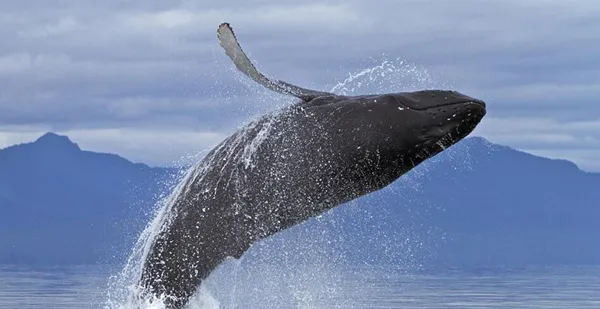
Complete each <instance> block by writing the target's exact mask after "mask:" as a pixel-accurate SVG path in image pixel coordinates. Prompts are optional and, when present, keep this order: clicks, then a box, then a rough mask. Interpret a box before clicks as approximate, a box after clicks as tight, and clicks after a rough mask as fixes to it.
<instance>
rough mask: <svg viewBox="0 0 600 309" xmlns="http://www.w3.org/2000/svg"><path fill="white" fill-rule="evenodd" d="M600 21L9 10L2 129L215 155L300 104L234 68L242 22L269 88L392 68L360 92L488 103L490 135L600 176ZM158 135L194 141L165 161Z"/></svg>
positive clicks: (66, 0) (313, 4)
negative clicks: (257, 124)
mask: <svg viewBox="0 0 600 309" xmlns="http://www.w3.org/2000/svg"><path fill="white" fill-rule="evenodd" d="M24 11H27V15H26V16H25V15H23V14H22V12H24ZM598 16H600V4H599V3H598V2H597V1H592V0H579V1H557V0H534V1H517V0H507V1H502V2H499V1H489V2H486V3H485V4H482V2H481V1H477V0H460V1H458V0H457V1H444V0H418V1H417V0H405V1H395V0H382V1H378V2H377V5H373V4H372V3H370V2H365V1H358V0H350V1H341V0H332V1H325V2H324V1H316V0H307V1H290V0H285V1H264V0H253V1H241V0H231V1H227V2H221V1H217V2H212V3H210V2H206V1H197V0H188V1H184V2H182V1H174V0H162V1H158V0H149V1H143V2H135V1H125V2H123V1H115V0H107V1H96V2H89V1H76V0H61V1H56V2H54V3H52V4H50V3H49V2H47V1H42V0H22V1H12V2H10V1H9V2H7V1H5V2H3V3H2V4H0V39H1V40H2V41H3V42H10V44H2V45H1V46H0V84H1V85H2V91H1V92H0V124H1V125H2V127H3V128H4V129H2V132H3V133H2V134H3V136H4V141H5V144H6V143H8V142H9V141H12V140H13V139H14V138H15V137H14V136H22V137H24V136H25V135H22V134H24V133H22V130H21V131H19V130H17V129H14V128H17V127H18V128H28V130H29V131H35V132H39V133H42V132H44V131H47V130H53V131H59V132H63V133H65V132H71V133H74V134H75V132H80V133H77V134H79V135H78V142H80V143H81V144H82V145H89V147H92V148H93V149H98V150H101V149H100V148H99V147H107V148H106V151H115V152H118V153H128V154H130V156H131V157H132V158H140V159H142V158H143V159H144V160H147V161H148V162H156V163H160V162H161V160H167V161H171V160H172V159H171V158H173V157H174V156H175V153H177V152H178V151H181V152H189V151H191V148H186V147H187V146H185V144H186V143H184V142H183V139H184V138H190V139H192V140H194V141H195V142H190V143H187V145H194V144H196V143H197V144H198V145H200V146H199V147H204V145H205V144H207V143H205V142H201V141H200V140H198V138H199V137H197V136H202V134H207V135H205V137H202V139H203V140H204V139H206V140H211V141H212V139H210V138H208V137H206V136H213V137H216V136H225V134H226V133H228V132H231V131H232V130H233V129H235V127H236V126H238V125H240V124H241V123H242V122H244V121H247V120H248V119H249V118H251V117H253V116H255V115H258V114H260V113H262V112H265V111H267V110H270V109H273V108H276V107H277V106H281V105H283V104H289V103H290V102H291V101H292V100H291V99H289V98H284V97H281V96H278V95H273V94H268V95H267V94H266V91H264V90H263V89H261V88H260V87H258V86H256V85H253V84H252V83H251V82H249V81H248V80H247V79H246V78H245V77H243V76H241V75H240V74H239V73H237V72H236V71H235V70H234V69H233V67H232V65H231V64H230V63H229V61H228V59H227V58H226V57H225V55H224V53H223V52H222V50H221V48H220V47H219V46H218V43H217V39H216V27H217V25H218V24H219V23H221V22H222V21H229V22H231V23H232V25H233V26H234V29H235V31H236V33H237V35H238V37H239V39H240V41H241V43H242V45H243V47H244V48H245V50H246V51H247V52H248V54H249V55H250V57H251V58H252V59H253V60H254V61H255V62H256V63H257V65H258V67H259V68H260V69H261V70H262V71H264V72H265V73H266V74H267V75H269V76H274V77H277V78H279V79H283V80H286V81H289V82H292V83H296V84H299V85H302V86H305V87H312V88H317V89H321V90H329V89H331V88H332V87H334V86H335V85H336V84H337V83H338V82H341V81H343V80H345V79H346V78H348V75H349V74H350V73H352V74H356V73H358V72H361V71H363V70H364V69H367V68H374V67H376V66H378V65H382V64H383V66H384V68H383V69H375V70H373V72H371V73H369V74H370V76H371V77H374V80H369V79H368V78H366V77H364V76H363V77H362V78H356V79H355V80H353V81H351V82H348V83H347V85H346V86H347V87H346V89H350V90H352V88H354V91H355V93H358V92H360V93H362V92H376V91H377V92H381V91H385V92H393V91H404V90H412V89H420V88H452V89H456V90H459V91H461V92H464V93H467V94H470V95H473V96H476V97H480V98H482V99H485V100H486V101H487V102H488V106H489V114H488V117H487V118H486V120H485V121H484V123H483V124H482V126H483V127H482V129H481V130H478V131H477V134H480V135H483V136H486V137H489V138H490V139H492V140H496V141H499V142H501V143H505V144H508V145H510V146H514V147H518V148H520V149H529V150H532V151H538V153H544V155H548V156H554V157H556V156H560V157H563V158H567V159H571V160H574V161H575V162H576V163H578V164H580V165H581V166H585V168H587V169H594V170H600V167H599V166H598V164H596V163H594V161H595V159H593V158H594V156H595V157H600V149H598V147H597V144H594V143H595V141H597V140H598V139H600V130H595V128H596V127H594V126H591V125H589V124H590V123H592V124H593V123H598V121H600V105H598V104H596V103H597V102H598V100H597V95H598V94H599V93H600V92H599V91H600V63H599V62H598V61H597V56H596V55H598V54H600V40H597V37H598V35H600V18H598ZM386 60H387V62H384V61H386ZM386 70H387V71H386ZM384 73H385V74H386V75H385V77H382V76H381V75H382V74H384ZM373 74H375V75H373ZM507 124H510V126H508V125H507ZM580 126H583V127H582V128H581V129H579V128H580ZM11 128H12V129H11ZM11 130H14V131H11ZM594 130H595V131H594ZM111 132H113V133H114V132H129V133H127V134H130V135H129V136H130V137H131V138H122V137H120V136H121V135H119V134H116V133H115V134H113V133H111ZM144 132H147V133H144ZM157 132H168V134H170V135H171V136H172V138H173V139H174V140H182V142H180V143H179V144H177V145H179V146H177V145H173V147H174V148H173V149H174V150H166V148H165V147H158V148H154V146H153V145H152V143H150V142H149V140H148V139H147V138H145V136H148V134H154V133H157ZM101 134H106V136H105V137H103V138H100V137H99V136H100V135H101ZM123 134H125V133H123ZM165 134H166V133H165ZM211 134H215V135H211ZM7 136H12V137H10V138H9V137H7ZM28 137H31V136H28ZM136 138H137V139H139V140H140V141H139V145H140V146H137V147H138V148H136V149H130V148H127V145H128V144H126V143H125V142H124V141H125V140H129V141H131V140H132V139H136ZM110 141H112V142H110ZM142 145H145V146H142ZM532 145H536V146H532ZM135 151H139V152H140V153H143V156H142V155H141V154H136V153H135ZM167 153H168V154H167ZM167 158H169V159H167Z"/></svg>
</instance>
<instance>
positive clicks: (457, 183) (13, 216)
mask: <svg viewBox="0 0 600 309" xmlns="http://www.w3.org/2000/svg"><path fill="white" fill-rule="evenodd" d="M175 174H177V170H175V169H166V168H157V167H149V166H147V165H144V164H135V163H132V162H130V161H128V160H126V159H124V158H122V157H119V156H117V155H113V154H102V153H95V152H89V151H83V150H81V149H80V148H79V147H78V146H77V145H76V144H75V143H73V142H71V141H70V140H69V138H68V137H66V136H60V135H57V134H54V133H47V134H45V135H43V136H42V137H40V138H39V139H38V140H36V141H34V142H32V143H25V144H21V145H15V146H11V147H8V148H5V149H3V150H0V211H1V213H2V215H0V263H28V264H41V263H44V264H65V263H113V262H119V261H122V258H123V257H125V256H126V255H127V254H128V253H129V248H130V246H131V245H132V242H133V241H134V240H135V237H136V235H137V233H138V232H139V231H140V229H141V228H142V227H143V226H144V225H145V224H146V222H147V220H148V215H149V211H150V210H151V209H152V207H153V206H154V203H155V202H156V200H157V198H158V197H159V196H160V195H161V194H165V193H168V190H169V185H170V184H172V183H171V182H172V181H173V179H174V178H173V176H174V175H175ZM597 235H600V174H597V173H587V172H584V171H581V170H579V169H578V168H577V167H576V166H575V165H574V164H573V163H571V162H568V161H564V160H551V159H547V158H541V157H537V156H533V155H530V154H527V153H524V152H520V151H516V150H514V149H511V148H509V147H505V146H500V145H495V144H491V143H489V142H487V141H486V140H484V139H482V138H468V139H465V140H464V141H462V142H461V143H459V144H457V145H455V146H453V147H451V148H450V149H448V150H447V151H445V152H444V153H442V154H440V155H438V156H436V157H435V158H433V159H432V160H429V161H428V162H426V163H425V164H423V165H421V166H419V167H418V168H417V169H415V170H414V171H412V172H411V173H409V174H408V175H406V176H405V177H403V178H401V179H400V180H399V181H397V182H396V183H394V184H392V185H391V186H389V187H388V188H386V189H384V190H382V191H379V192H376V193H374V194H372V195H369V196H366V197H363V198H361V199H359V200H357V201H354V202H351V203H349V204H348V205H343V206H341V207H339V208H336V209H334V210H332V211H330V212H328V213H326V214H325V215H323V216H322V217H320V218H315V219H312V220H309V221H308V222H307V223H305V224H302V225H300V226H297V227H294V228H292V229H289V230H287V231H285V232H283V233H281V234H278V235H276V236H275V237H272V238H270V239H267V240H265V241H263V242H261V243H259V244H257V245H255V246H253V248H252V249H251V250H250V252H249V253H248V254H247V256H248V257H247V259H248V260H249V261H252V260H259V261H277V260H282V259H284V260H287V259H289V258H290V257H294V259H295V262H302V261H305V262H311V259H315V258H316V257H318V258H323V256H327V257H326V258H328V259H337V260H344V261H347V262H350V263H386V264H389V263H396V264H403V265H408V266H411V265H412V266H414V265H421V264H427V265H449V266H474V265H475V266H478V265H482V266H485V265H499V264H501V265H507V264H510V265H528V264H557V263H558V264H565V263H599V262H600V246H598V245H599V244H600V241H599V240H598V238H597ZM245 258H246V257H245Z"/></svg>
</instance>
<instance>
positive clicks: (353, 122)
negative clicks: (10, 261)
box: [309, 90, 486, 181]
mask: <svg viewBox="0 0 600 309" xmlns="http://www.w3.org/2000/svg"><path fill="white" fill-rule="evenodd" d="M323 102H325V103H323ZM309 108H312V109H322V110H323V111H322V112H321V113H316V114H322V115H326V117H325V118H323V119H322V122H323V123H324V125H323V127H325V128H327V129H328V131H329V132H330V135H331V136H332V137H331V139H333V140H334V141H335V144H336V145H338V147H339V148H340V149H341V150H340V154H341V155H342V156H343V157H344V158H353V160H352V162H353V163H352V164H354V166H359V165H360V166H362V168H363V169H364V170H370V171H372V172H375V173H384V174H387V175H386V176H387V178H390V181H391V180H393V179H395V178H397V177H399V176H400V175H402V174H404V173H406V172H407V171H409V170H411V169H412V168H414V167H415V166H417V165H419V164H420V163H422V162H423V161H425V160H427V159H429V158H431V157H433V156H435V155H436V154H438V153H440V152H442V151H444V150H445V149H446V148H448V147H450V146H452V145H454V144H456V143H457V142H459V141H460V140H462V139H463V138H464V137H466V136H468V135H469V134H470V133H471V132H472V131H473V130H474V129H475V127H476V126H477V125H478V124H479V123H480V121H481V120H482V118H483V117H484V116H485V114H486V105H485V103H484V102H483V101H482V100H479V99H476V98H473V97H470V96H467V95H464V94H461V93H458V92H455V91H442V90H424V91H416V92H403V93H392V94H382V95H365V96H356V97H339V98H338V99H337V100H333V99H332V98H324V99H322V102H321V101H319V99H317V100H314V101H313V102H311V103H310V104H309ZM364 170H363V171H361V172H363V173H364ZM390 171H391V172H390ZM387 172H390V173H387Z"/></svg>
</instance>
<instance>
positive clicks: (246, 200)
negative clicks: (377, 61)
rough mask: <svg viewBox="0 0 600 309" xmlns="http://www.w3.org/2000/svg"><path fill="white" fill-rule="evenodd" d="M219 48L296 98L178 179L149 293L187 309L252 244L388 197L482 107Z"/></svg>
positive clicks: (444, 94) (225, 34)
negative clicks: (318, 82)
mask: <svg viewBox="0 0 600 309" xmlns="http://www.w3.org/2000/svg"><path fill="white" fill-rule="evenodd" d="M217 34H218V35H217V36H218V38H219V40H220V45H221V46H222V47H223V48H224V50H225V53H226V54H227V56H229V57H230V58H231V60H232V61H233V63H234V64H235V66H236V67H237V68H238V69H239V70H240V71H241V72H243V73H244V74H245V75H247V76H248V77H250V78H251V79H252V80H254V81H256V82H257V83H259V84H261V85H263V86H265V87H267V88H268V89H271V90H273V91H276V92H279V93H283V94H287V95H290V96H294V97H296V98H298V99H299V101H298V102H297V103H295V104H292V105H290V106H286V107H285V108H283V109H282V110H278V111H276V112H274V113H271V114H268V115H264V116H263V117H261V118H259V119H257V120H255V121H253V122H251V123H250V124H248V125H246V126H245V127H243V128H241V129H239V130H238V131H236V132H235V133H233V134H232V135H230V136H229V137H228V138H226V139H225V140H224V141H223V142H221V143H220V144H219V145H217V146H216V147H215V148H214V149H212V150H211V151H210V152H209V153H208V154H207V155H206V156H204V157H203V158H202V159H201V160H200V162H199V163H197V165H196V166H195V167H194V168H193V169H192V170H191V171H190V173H189V174H188V175H187V176H186V178H185V179H184V180H183V181H182V184H181V190H180V191H178V192H179V193H177V195H176V196H175V197H174V198H173V200H172V203H171V206H170V208H169V209H168V211H167V213H166V215H165V218H164V220H162V221H161V223H160V224H161V226H160V231H159V232H158V233H157V235H156V236H155V237H154V239H153V240H152V243H151V245H150V246H149V247H148V248H149V249H148V253H147V255H146V257H145V259H144V261H143V265H142V273H141V277H140V278H139V280H140V281H139V283H140V285H141V286H143V287H144V289H145V293H147V294H146V296H147V295H151V296H156V297H160V296H163V297H164V298H165V301H166V305H167V307H168V308H181V307H183V306H184V305H185V304H186V303H187V302H188V299H189V298H190V297H191V296H192V295H193V294H194V292H195V291H196V289H197V288H198V286H199V285H200V283H201V281H202V280H203V279H205V278H206V277H208V275H209V274H210V273H211V271H212V270H213V269H215V268H216V267H217V266H218V265H219V264H220V263H221V262H223V261H224V260H225V259H226V258H228V257H234V258H240V257H241V256H242V254H244V252H245V251H246V250H248V248H249V247H250V246H251V245H252V244H253V243H254V242H256V241H258V240H260V239H263V238H265V237H267V236H269V235H273V234H274V233H277V232H278V231H281V230H284V229H286V228H288V227H291V226H293V225H296V224H299V223H301V222H304V221H305V220H307V219H309V218H311V217H313V216H316V215H318V214H321V213H322V212H324V211H327V210H329V209H332V208H334V207H336V206H338V205H340V204H343V203H346V202H348V201H351V200H353V199H356V198H358V197H360V196H363V195H365V194H369V193H371V192H374V191H376V190H379V189H382V188H384V187H386V186H388V185H389V184H391V183H392V182H394V181H395V180H396V179H398V178H399V177H400V176H402V175H403V174H405V173H406V172H408V171H410V170H411V169H413V168H414V167H416V166H417V165H419V164H420V163H422V162H423V161H425V160H427V159H428V158H431V157H432V156H434V155H436V154H438V153H439V152H441V151H443V150H444V149H446V148H447V147H449V146H451V145H453V144H455V143H456V142H458V141H460V140H461V139H463V138H464V137H466V136H467V135H469V134H470V133H471V132H472V130H473V129H474V128H475V127H476V126H477V125H478V123H479V122H480V121H481V120H482V118H483V117H484V115H485V114H486V107H485V103H484V102H483V101H481V100H479V99H475V98H472V97H469V96H467V95H464V94H461V93H458V92H455V91H445V90H423V91H416V92H400V93H390V94H370V95H360V96H341V95H336V94H333V93H328V92H323V91H316V90H310V89H305V88H301V87H298V86H295V85H292V84H289V83H286V82H283V81H279V80H274V79H270V78H267V77H265V76H264V75H263V74H261V73H260V72H259V71H258V70H257V69H256V68H255V67H254V65H253V64H252V63H251V62H250V60H249V59H248V57H247V56H246V54H245V53H244V52H243V50H242V48H241V47H240V45H239V43H238V41H237V38H236V36H235V34H234V32H233V30H232V29H231V27H230V25H229V24H228V23H223V24H221V25H220V26H219V28H218V31H217Z"/></svg>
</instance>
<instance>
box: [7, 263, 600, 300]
mask: <svg viewBox="0 0 600 309" xmlns="http://www.w3.org/2000/svg"><path fill="white" fill-rule="evenodd" d="M297 274H298V276H295V275H294V274H293V273H292V274H289V273H287V272H282V271H281V269H279V271H277V272H275V273H274V269H271V270H261V271H259V272H257V273H256V274H254V275H252V274H250V275H248V274H247V273H244V274H240V275H239V278H236V276H237V275H236V274H235V271H234V274H233V275H232V274H231V273H229V274H227V275H223V276H222V277H223V278H222V279H219V278H217V279H215V280H213V281H214V282H212V286H211V287H209V289H211V290H216V291H217V292H215V293H212V294H211V295H213V297H214V299H217V300H218V302H219V303H220V308H561V309H567V308H569V309H575V308H597V309H598V308H600V267H551V268H525V269H502V270H501V269H498V270H486V271H445V272H443V273H437V274H418V275H410V276H408V275H406V274H403V273H401V272H394V271H388V270H385V269H384V270H381V269H380V270H373V269H369V268H361V269H358V270H345V271H330V270H323V269H321V270H315V271H313V272H312V275H310V276H306V273H303V274H302V275H299V273H297ZM108 276H109V271H108V269H107V268H103V267H97V266H94V267H89V266H86V267H55V268H27V267H14V266H0V308H15V309H25V308H44V309H50V308H77V309H86V308H103V304H104V301H105V298H106V297H105V296H104V292H105V291H106V284H107V278H108ZM221 281H222V282H221ZM225 281H228V283H224V282H225Z"/></svg>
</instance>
